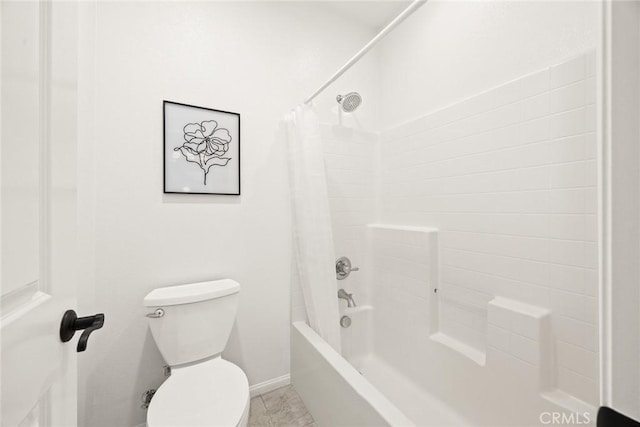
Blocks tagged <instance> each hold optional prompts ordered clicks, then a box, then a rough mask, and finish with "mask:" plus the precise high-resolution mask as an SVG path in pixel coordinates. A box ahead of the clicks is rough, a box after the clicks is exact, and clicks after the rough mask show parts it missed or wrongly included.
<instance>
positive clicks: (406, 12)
mask: <svg viewBox="0 0 640 427" xmlns="http://www.w3.org/2000/svg"><path fill="white" fill-rule="evenodd" d="M426 2H427V0H413V2H412V3H411V4H410V5H409V6H408V7H407V8H406V9H405V10H403V11H402V13H400V15H398V16H396V17H395V18H394V20H393V21H391V22H389V24H388V25H387V26H386V27H384V28H383V29H382V30H381V31H380V32H379V33H378V34H377V35H376V36H375V37H374V38H372V39H371V41H369V43H367V44H366V45H365V46H364V47H363V48H362V49H360V51H358V53H356V54H355V55H354V56H353V57H352V58H351V59H349V60H348V61H347V63H346V64H344V65H343V66H342V67H340V69H339V70H338V71H336V72H335V73H334V74H333V75H332V76H331V77H330V78H329V80H327V81H326V82H325V83H324V84H323V85H322V86H320V87H319V88H318V90H316V91H315V92H313V94H312V95H311V96H310V97H309V98H307V100H306V101H304V103H305V104H308V103H310V102H311V101H313V99H314V98H315V97H316V96H318V95H320V94H321V93H322V91H323V90H325V89H326V88H327V87H328V86H329V85H330V84H331V83H333V82H334V81H336V80H337V79H338V78H339V77H340V76H341V75H343V74H344V73H345V72H346V71H347V70H348V69H349V68H351V67H352V66H354V65H355V63H356V62H358V60H359V59H360V58H362V57H363V56H364V54H365V53H367V52H369V51H370V50H371V49H372V48H373V47H374V46H375V45H376V44H377V43H378V42H379V41H380V40H382V38H383V37H384V36H386V35H387V34H389V33H390V32H391V31H393V29H394V28H395V27H397V26H398V24H400V23H401V22H402V21H404V20H405V19H406V18H407V17H408V16H409V15H411V14H412V13H413V12H415V11H416V10H418V8H419V7H420V6H422V5H423V4H425V3H426Z"/></svg>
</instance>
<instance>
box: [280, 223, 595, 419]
mask: <svg viewBox="0 0 640 427" xmlns="http://www.w3.org/2000/svg"><path fill="white" fill-rule="evenodd" d="M437 242H438V230H437V229H435V228H424V227H422V228H421V227H397V226H389V225H370V226H369V235H368V242H367V245H368V247H369V248H370V256H369V258H368V259H367V261H366V262H365V264H364V268H363V269H362V270H363V272H364V273H365V275H363V276H361V277H360V278H354V279H353V281H351V282H350V283H349V282H345V283H344V284H343V283H341V284H340V285H341V286H343V287H345V288H347V289H348V291H349V292H350V293H353V294H354V298H355V300H356V302H357V303H358V306H357V307H352V308H349V307H347V304H346V303H345V302H344V301H339V304H340V305H339V307H340V316H345V315H346V316H349V317H350V318H351V325H350V326H349V327H348V328H342V329H341V354H338V353H337V352H336V351H334V350H333V348H331V347H330V346H329V345H328V344H327V343H326V342H325V341H324V340H323V339H322V338H321V337H319V336H318V335H317V334H316V333H315V332H314V331H313V330H312V329H311V328H310V327H309V326H308V325H307V324H306V323H305V322H304V321H302V322H294V323H293V324H292V329H291V337H292V338H291V381H292V383H293V385H294V386H295V388H296V389H297V390H298V392H299V393H300V395H301V397H302V399H303V400H304V402H305V404H306V405H307V407H308V408H309V410H310V412H311V414H312V415H313V417H314V418H315V419H316V421H317V424H318V425H321V426H332V427H333V426H352V427H353V426H378V425H387V426H404V425H416V426H492V427H495V426H501V427H525V426H541V425H546V424H548V422H545V420H547V421H548V419H549V417H551V416H552V415H550V414H553V413H561V414H563V415H564V418H563V419H564V420H574V421H575V423H574V425H582V426H583V425H589V424H591V425H593V424H594V422H595V419H596V416H595V415H596V407H595V405H594V404H593V403H592V404H589V403H587V402H588V401H589V400H586V399H581V397H582V396H579V395H573V394H570V393H568V392H567V390H565V389H563V388H562V387H561V386H562V384H561V383H559V382H558V369H557V366H556V364H555V363H556V362H555V354H556V351H555V349H554V343H555V339H554V330H553V326H552V323H551V314H552V313H551V311H550V309H549V308H547V307H540V306H534V305H530V304H527V303H524V302H523V301H519V300H515V299H513V297H512V298H507V297H503V296H493V297H492V298H488V299H486V302H485V300H483V301H481V302H474V304H468V303H467V302H466V301H461V300H459V299H454V298H453V296H452V295H451V294H449V293H447V292H446V289H438V286H437V285H438V283H439V280H438V277H439V274H438V265H439V263H438V252H439V251H438V243H437ZM347 280H349V279H347ZM480 303H482V304H484V306H481V305H480ZM338 320H339V319H336V322H337V321H338ZM461 320H464V323H462V322H461ZM587 397H589V396H587ZM590 400H591V401H593V400H594V399H590ZM565 425H567V424H566V423H565ZM569 425H570V423H569Z"/></svg>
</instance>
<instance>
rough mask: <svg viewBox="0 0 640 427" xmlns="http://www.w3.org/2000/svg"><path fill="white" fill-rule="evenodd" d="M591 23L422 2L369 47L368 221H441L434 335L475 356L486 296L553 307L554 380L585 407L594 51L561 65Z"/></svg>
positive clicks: (561, 15)
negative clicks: (374, 100)
mask: <svg viewBox="0 0 640 427" xmlns="http://www.w3.org/2000/svg"><path fill="white" fill-rule="evenodd" d="M598 19H599V18H598V6H597V4H595V3H593V2H573V3H568V2H567V3H562V2H449V1H435V2H429V3H427V4H426V5H425V6H424V7H422V8H421V9H420V10H418V11H417V12H416V13H415V14H414V15H413V16H411V17H410V18H409V19H407V21H406V22H405V23H404V24H403V25H402V26H401V27H399V28H398V29H397V30H396V31H395V32H394V33H393V34H391V35H390V36H389V37H388V38H386V39H385V40H384V41H383V42H382V45H381V46H380V48H379V49H378V50H377V54H378V61H379V64H380V71H379V72H380V79H381V85H380V107H379V108H380V110H379V117H380V119H379V123H380V126H381V127H382V129H385V131H384V132H383V134H382V136H381V140H380V168H379V171H380V173H381V178H380V184H379V186H378V191H377V195H378V197H379V200H378V203H379V206H380V211H379V216H380V221H381V222H382V223H387V224H399V225H416V226H435V227H439V228H440V229H441V230H442V235H441V239H440V249H441V254H440V255H441V256H440V267H441V271H440V284H441V286H442V288H443V289H442V293H439V294H438V295H439V297H438V298H439V316H440V322H439V326H440V328H441V330H443V331H444V332H446V333H447V334H449V335H451V336H454V337H457V338H458V339H459V340H460V341H462V342H464V343H465V344H467V345H470V346H472V347H474V348H476V349H477V350H479V351H485V349H486V346H487V342H486V327H487V324H486V306H485V305H486V302H487V301H488V299H490V298H491V297H494V296H508V297H510V298H513V299H516V300H519V301H523V302H527V303H529V304H533V305H537V306H540V307H544V308H550V309H551V311H552V318H553V328H554V334H555V336H556V338H557V342H556V344H555V347H556V350H555V351H556V353H555V357H556V360H557V365H558V367H557V372H556V373H555V375H556V377H557V380H556V385H557V387H558V388H560V389H561V390H563V391H566V392H568V393H570V394H572V395H574V396H577V397H579V398H580V399H583V400H585V401H587V402H590V403H592V404H597V391H598V387H597V376H598V367H597V360H598V357H597V270H596V267H597V244H596V238H597V237H596V235H597V220H596V215H595V214H596V210H597V204H596V194H597V191H596V170H597V168H596V162H595V133H594V132H595V106H594V103H595V78H594V77H593V75H594V72H595V60H594V58H595V56H594V55H593V54H590V55H588V56H587V57H584V56H579V57H577V59H575V60H573V61H570V62H566V63H565V61H567V60H568V59H570V58H572V57H576V55H578V54H581V53H583V52H585V51H587V50H590V49H593V48H594V47H595V46H596V42H597V36H598V28H599V27H598V23H599V20H598ZM556 65H559V66H558V67H555V68H553V66H556ZM549 67H552V68H550V69H549ZM533 72H536V74H532V75H530V73H533ZM525 75H529V76H528V77H526V78H524V79H522V80H520V81H516V82H512V83H510V84H506V83H507V82H509V81H511V80H514V79H517V78H521V77H523V76H525ZM481 93H482V94H481ZM479 94H481V95H479ZM414 119H417V120H414ZM400 124H402V125H400ZM489 345H492V344H491V343H489ZM493 345H495V344H493Z"/></svg>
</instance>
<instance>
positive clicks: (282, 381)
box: [249, 374, 291, 397]
mask: <svg viewBox="0 0 640 427" xmlns="http://www.w3.org/2000/svg"><path fill="white" fill-rule="evenodd" d="M290 383H291V375H289V374H287V375H283V376H281V377H277V378H272V379H270V380H267V381H263V382H261V383H258V384H254V385H252V386H251V387H249V394H251V397H255V396H259V395H261V394H264V393H268V392H270V391H271V390H275V389H277V388H280V387H284V386H286V385H289V384H290Z"/></svg>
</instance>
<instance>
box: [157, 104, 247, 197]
mask: <svg viewBox="0 0 640 427" xmlns="http://www.w3.org/2000/svg"><path fill="white" fill-rule="evenodd" d="M168 107H185V108H188V109H193V110H197V111H199V112H200V113H199V114H194V116H196V117H201V118H202V117H203V113H204V114H205V115H206V114H207V113H208V114H209V115H222V116H224V115H230V116H232V117H235V118H237V128H236V129H234V132H233V134H234V135H237V137H236V138H233V137H232V136H231V133H230V132H229V131H228V130H227V129H226V128H214V131H212V132H213V133H212V135H211V136H213V135H214V134H215V132H217V131H218V130H221V131H226V134H227V135H229V139H230V141H229V142H228V143H227V144H226V145H215V143H214V144H213V145H212V146H213V147H220V148H221V150H224V148H222V147H227V149H228V146H229V145H230V144H231V143H233V144H236V146H237V148H234V153H235V155H234V157H233V158H229V159H228V160H227V158H225V157H218V156H217V155H216V154H215V153H223V154H222V156H225V155H227V153H228V151H226V150H224V151H214V152H213V153H212V154H211V155H210V157H209V158H210V160H212V161H213V163H214V164H213V165H212V166H207V169H205V168H204V167H203V165H202V164H201V163H200V164H195V162H194V159H195V156H194V155H193V153H194V150H193V149H191V148H189V147H193V146H194V144H195V143H191V142H187V143H185V141H186V140H187V135H192V134H188V133H187V126H189V125H198V124H200V125H202V124H204V123H205V121H203V122H201V123H198V121H199V120H193V122H192V121H189V122H187V123H184V127H183V128H182V130H183V132H184V140H181V141H177V140H176V138H173V139H172V140H173V142H171V143H170V145H171V146H170V147H168V146H167V144H168V143H169V141H167V139H168V137H167V134H168V133H171V132H173V133H174V134H175V133H176V129H170V130H169V132H168V129H167V126H174V125H173V124H171V123H168V122H169V121H171V118H169V117H168V114H167V108H168ZM183 122H184V120H183V121H182V122H180V123H183ZM206 122H207V123H210V122H211V121H206ZM241 123H242V122H241V116H240V113H235V112H233V111H225V110H218V109H215V108H208V107H201V106H197V105H191V104H185V103H181V102H175V101H168V100H163V101H162V147H163V156H162V157H163V167H162V171H163V173H162V181H163V193H164V194H200V195H216V196H239V195H240V194H241V186H242V179H241V176H242V172H241V169H242V161H241V151H242V150H241V145H240V144H241V128H242V125H241ZM216 126H217V123H216ZM203 129H204V128H203ZM214 139H215V138H213V139H212V140H214ZM215 141H216V142H223V143H224V142H226V141H222V140H220V139H215ZM180 143H182V144H183V145H182V146H180ZM208 144H209V140H208V139H207V146H208ZM169 148H171V150H172V151H173V152H174V153H177V152H180V153H181V154H182V157H180V156H179V155H177V154H173V156H172V157H174V159H172V160H171V162H175V161H177V160H178V159H180V160H184V163H188V164H189V165H190V166H192V167H196V170H197V166H198V165H200V169H201V170H202V171H203V172H204V186H205V187H206V185H207V176H208V174H209V172H210V171H211V170H213V169H215V167H214V166H216V165H217V166H225V167H226V166H228V164H229V163H231V161H232V160H235V162H234V163H235V164H234V166H235V167H236V168H237V174H236V180H237V181H236V182H237V191H220V190H219V189H218V190H214V191H210V192H207V191H191V190H189V187H188V186H186V185H185V187H184V188H187V190H183V191H175V183H174V184H172V185H169V187H171V188H168V185H167V184H168V182H167V180H168V171H167V168H168V163H169V161H170V160H169V159H168V158H167V152H168V149H169ZM208 152H209V151H207V152H203V153H202V154H203V155H205V156H206V155H207V154H206V153H208ZM187 156H189V157H187ZM189 158H191V160H188V159H189ZM200 160H201V161H202V157H200ZM224 160H226V161H227V163H225V164H224V165H222V162H224ZM206 163H208V162H206ZM181 167H184V165H182V166H181ZM200 187H202V186H200ZM234 189H235V188H234Z"/></svg>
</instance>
